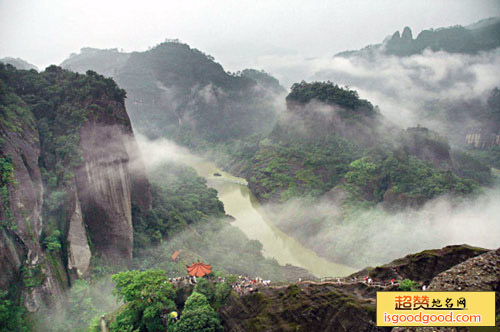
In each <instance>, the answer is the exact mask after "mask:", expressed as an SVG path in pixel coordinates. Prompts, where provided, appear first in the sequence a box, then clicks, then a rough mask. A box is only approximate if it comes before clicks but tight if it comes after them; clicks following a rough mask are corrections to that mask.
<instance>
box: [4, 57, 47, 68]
mask: <svg viewBox="0 0 500 332" xmlns="http://www.w3.org/2000/svg"><path fill="white" fill-rule="evenodd" d="M0 62H1V63H5V64H9V65H11V66H14V67H16V68H17V69H23V70H31V69H34V70H36V71H38V68H37V67H36V66H35V65H33V64H31V63H29V62H28V61H25V60H23V59H21V58H11V57H6V58H2V59H0Z"/></svg>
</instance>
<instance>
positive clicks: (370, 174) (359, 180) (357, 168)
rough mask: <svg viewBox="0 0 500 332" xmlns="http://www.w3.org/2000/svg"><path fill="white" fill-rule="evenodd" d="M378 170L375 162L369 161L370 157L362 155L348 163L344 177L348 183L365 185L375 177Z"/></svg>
mask: <svg viewBox="0 0 500 332" xmlns="http://www.w3.org/2000/svg"><path fill="white" fill-rule="evenodd" d="M378 172H379V169H378V166H377V164H375V163H373V162H371V159H370V158H368V157H363V158H361V159H358V160H355V161H353V162H352V163H350V164H349V172H347V173H346V174H345V176H344V177H345V179H346V181H347V182H349V183H352V184H356V185H358V186H365V185H366V184H368V183H370V182H373V181H374V180H375V179H376V178H377V176H378Z"/></svg>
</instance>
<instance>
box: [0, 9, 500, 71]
mask: <svg viewBox="0 0 500 332" xmlns="http://www.w3.org/2000/svg"><path fill="white" fill-rule="evenodd" d="M491 16H500V0H418V1H416V0H408V1H407V0H390V1H389V0H376V1H375V0H363V1H362V0H330V1H322V0H304V1H298V0H233V1H229V0H203V1H202V0H176V1H171V0H163V1H152V0H140V1H137V0H136V1H124V0H120V1H115V0H111V1H105V0H86V1H75V0H0V40H1V43H0V57H5V56H12V57H21V58H23V59H25V60H27V61H29V62H31V63H33V64H35V65H37V66H38V67H39V68H42V69H43V68H45V67H46V66H48V65H49V64H60V63H61V62H62V61H63V60H64V59H65V58H66V57H68V56H69V54H70V53H72V52H78V51H79V49H80V48H81V47H85V46H91V47H98V48H114V47H117V48H120V49H121V48H123V49H124V50H125V51H134V50H145V49H147V48H148V46H152V45H155V44H158V43H160V42H162V41H163V40H165V38H179V39H180V40H182V41H184V42H186V43H188V44H190V45H191V46H192V47H195V48H198V49H200V50H202V51H203V52H205V53H207V54H211V55H213V56H214V57H215V59H216V60H217V61H218V62H220V63H221V64H222V65H223V66H224V67H225V68H226V69H228V70H231V71H234V70H238V69H243V68H245V67H249V66H251V65H261V66H265V64H263V62H265V59H266V56H300V57H302V58H305V59H307V58H308V57H320V56H326V55H333V54H335V53H337V52H340V51H342V50H346V49H357V48H360V47H363V46H365V45H367V44H370V43H377V42H380V41H382V39H383V38H384V37H385V36H387V35H389V34H392V33H393V32H394V31H395V30H402V28H403V27H404V26H405V25H408V26H410V27H411V28H412V30H413V33H414V35H415V36H416V35H417V34H418V32H419V31H420V30H422V29H425V28H430V27H440V26H450V25H455V24H462V25H466V24H470V23H472V22H475V21H477V20H480V19H483V18H487V17H491ZM258 69H266V68H258Z"/></svg>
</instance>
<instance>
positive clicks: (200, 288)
mask: <svg viewBox="0 0 500 332" xmlns="http://www.w3.org/2000/svg"><path fill="white" fill-rule="evenodd" d="M194 291H195V292H198V293H200V294H202V295H204V296H205V298H206V299H207V300H208V302H210V303H212V304H213V303H214V301H215V286H214V284H213V283H211V282H210V281H208V280H207V279H205V278H197V283H196V286H194Z"/></svg>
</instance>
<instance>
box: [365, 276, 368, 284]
mask: <svg viewBox="0 0 500 332" xmlns="http://www.w3.org/2000/svg"><path fill="white" fill-rule="evenodd" d="M367 281H368V277H367V276H365V284H366V282H367Z"/></svg>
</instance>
